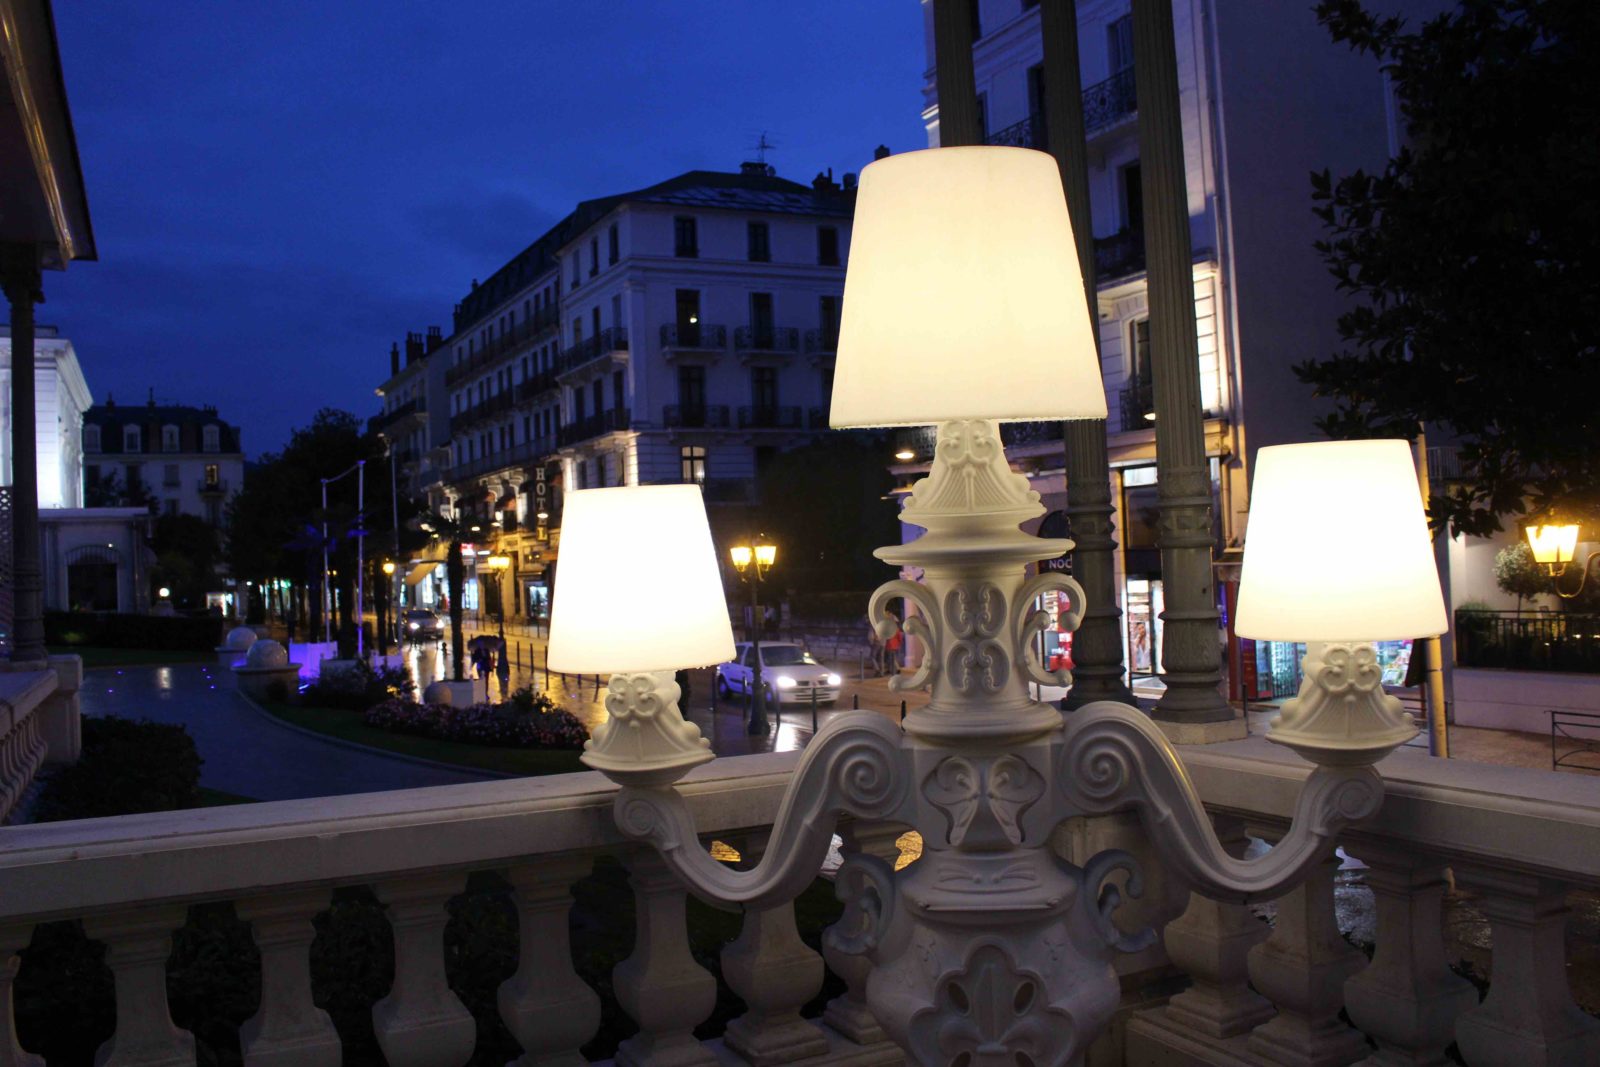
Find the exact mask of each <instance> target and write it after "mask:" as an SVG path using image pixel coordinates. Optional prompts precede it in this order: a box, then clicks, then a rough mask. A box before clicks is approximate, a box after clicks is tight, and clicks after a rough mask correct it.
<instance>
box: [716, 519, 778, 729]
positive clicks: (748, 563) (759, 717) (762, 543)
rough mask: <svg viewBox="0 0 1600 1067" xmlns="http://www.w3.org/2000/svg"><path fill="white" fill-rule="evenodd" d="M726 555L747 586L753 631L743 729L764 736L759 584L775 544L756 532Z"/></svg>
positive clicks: (771, 560) (774, 559)
mask: <svg viewBox="0 0 1600 1067" xmlns="http://www.w3.org/2000/svg"><path fill="white" fill-rule="evenodd" d="M728 557H729V558H730V559H732V560H733V568H734V570H736V571H738V572H739V580H740V581H742V582H745V583H746V584H747V585H749V586H750V628H751V630H752V631H754V634H753V636H752V637H751V643H750V648H751V655H750V670H751V681H750V722H749V724H748V725H747V726H746V728H745V732H746V733H748V734H749V735H750V736H751V737H765V736H766V733H767V729H768V724H767V694H766V689H765V688H764V687H763V685H762V682H761V631H762V630H763V629H765V627H763V626H762V624H761V593H760V587H761V583H762V581H764V580H765V579H766V576H767V571H768V569H770V568H771V567H772V565H773V564H774V563H776V562H777V561H778V546H777V545H774V544H772V543H771V542H769V541H767V539H766V538H764V537H762V536H761V535H760V534H757V535H756V536H755V538H754V539H753V543H752V544H748V545H734V546H732V547H731V548H729V549H728Z"/></svg>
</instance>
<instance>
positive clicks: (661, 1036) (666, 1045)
mask: <svg viewBox="0 0 1600 1067" xmlns="http://www.w3.org/2000/svg"><path fill="white" fill-rule="evenodd" d="M628 871H629V878H628V881H629V884H631V885H632V886H633V895H634V912H635V933H634V945H633V955H631V956H629V957H628V958H627V959H625V960H623V961H622V962H621V963H619V964H617V966H616V969H615V970H613V971H612V972H611V976H612V985H613V987H614V988H615V989H616V993H617V1003H618V1004H620V1005H622V1010H623V1011H625V1012H627V1014H628V1017H629V1018H630V1019H632V1020H633V1021H634V1022H636V1023H638V1024H639V1032H638V1033H637V1034H635V1035H634V1036H633V1037H630V1038H628V1039H627V1040H626V1041H624V1042H622V1044H621V1045H620V1046H618V1048H617V1058H616V1062H617V1064H618V1065H619V1067H690V1065H698V1064H705V1065H706V1067H712V1065H714V1064H715V1063H716V1062H717V1060H716V1057H714V1056H713V1055H712V1054H711V1052H710V1051H709V1050H708V1049H706V1047H705V1046H704V1045H702V1044H700V1042H698V1041H696V1040H695V1038H694V1028H695V1026H697V1025H698V1024H699V1023H700V1022H701V1021H702V1020H704V1019H705V1018H706V1017H707V1016H709V1015H710V1014H711V1009H712V1008H714V1007H716V1003H717V980H716V979H715V978H713V977H712V976H711V972H710V971H708V970H706V969H705V968H704V967H702V966H700V965H699V964H698V963H696V962H695V961H694V957H693V956H692V955H691V954H690V952H689V936H688V929H687V927H686V926H685V920H684V891H683V887H682V886H680V885H679V884H678V880H677V878H676V877H674V876H673V874H672V872H671V871H670V870H668V869H667V866H666V864H665V863H663V862H662V861H661V858H660V857H659V856H657V855H656V854H655V852H654V850H652V849H639V850H637V851H635V852H633V853H631V854H630V856H629V858H628Z"/></svg>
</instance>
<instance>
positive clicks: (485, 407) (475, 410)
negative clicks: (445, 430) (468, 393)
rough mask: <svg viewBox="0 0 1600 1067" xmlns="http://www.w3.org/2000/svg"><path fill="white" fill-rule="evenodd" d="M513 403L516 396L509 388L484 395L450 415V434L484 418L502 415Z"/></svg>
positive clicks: (458, 431) (452, 434)
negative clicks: (472, 403)
mask: <svg viewBox="0 0 1600 1067" xmlns="http://www.w3.org/2000/svg"><path fill="white" fill-rule="evenodd" d="M515 404H516V396H515V394H514V393H512V392H511V391H510V390H506V391H505V392H503V393H495V394H494V395H493V396H488V397H485V398H484V399H483V400H481V401H480V402H478V403H476V404H474V405H472V406H471V407H470V408H467V409H466V410H465V411H459V412H457V413H456V414H454V415H452V416H450V435H451V436H452V437H453V436H455V435H456V434H458V433H460V432H461V431H462V430H465V429H467V428H468V427H471V426H474V425H476V424H478V423H480V422H482V421H484V420H485V419H492V418H494V417H495V416H496V415H504V414H505V413H506V412H508V411H510V410H511V409H512V407H514V406H515Z"/></svg>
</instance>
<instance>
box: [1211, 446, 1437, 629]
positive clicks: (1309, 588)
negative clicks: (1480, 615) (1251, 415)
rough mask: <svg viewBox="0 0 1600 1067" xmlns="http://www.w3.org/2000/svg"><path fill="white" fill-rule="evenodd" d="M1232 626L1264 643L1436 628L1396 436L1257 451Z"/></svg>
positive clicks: (1406, 462) (1419, 520)
mask: <svg viewBox="0 0 1600 1067" xmlns="http://www.w3.org/2000/svg"><path fill="white" fill-rule="evenodd" d="M1235 629H1236V630H1237V631H1238V633H1239V634H1240V636H1242V637H1251V638H1260V639H1264V640H1271V641H1339V642H1355V641H1395V640H1399V639H1402V638H1408V637H1432V636H1434V635H1435V634H1441V633H1444V631H1445V630H1446V629H1447V621H1446V618H1445V610H1444V596H1443V594H1442V593H1441V592H1440V588H1439V570H1438V567H1437V566H1436V565H1435V563H1434V558H1433V543H1432V541H1431V539H1430V538H1429V535H1428V523H1427V519H1426V517H1425V516H1424V514H1423V510H1422V493H1421V492H1420V490H1419V489H1418V488H1417V471H1416V467H1415V466H1414V465H1413V463H1412V459H1411V446H1410V445H1409V444H1408V443H1407V442H1405V441H1319V442H1316V443H1314V444H1300V445H1278V446H1275V447H1271V448H1263V449H1261V451H1259V452H1258V453H1256V469H1255V482H1254V485H1253V486H1252V488H1251V492H1250V525H1249V529H1248V532H1247V533H1246V535H1245V544H1244V572H1243V574H1242V575H1241V576H1240V579H1239V604H1238V613H1237V619H1236V621H1235Z"/></svg>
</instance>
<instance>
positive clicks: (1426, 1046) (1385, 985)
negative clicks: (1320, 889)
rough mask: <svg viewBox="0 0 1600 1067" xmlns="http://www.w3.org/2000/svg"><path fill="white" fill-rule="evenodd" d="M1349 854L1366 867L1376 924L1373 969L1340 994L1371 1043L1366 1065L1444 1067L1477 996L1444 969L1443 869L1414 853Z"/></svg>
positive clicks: (1379, 848) (1376, 850) (1377, 850)
mask: <svg viewBox="0 0 1600 1067" xmlns="http://www.w3.org/2000/svg"><path fill="white" fill-rule="evenodd" d="M1353 847H1356V848H1357V851H1358V853H1359V855H1360V857H1361V859H1362V860H1363V861H1364V862H1365V863H1366V864H1367V873H1366V881H1367V885H1369V886H1371V887H1372V895H1373V898H1374V900H1375V902H1376V904H1377V916H1378V933H1377V939H1378V941H1377V951H1376V952H1375V953H1374V954H1373V957H1372V964H1371V966H1369V967H1367V968H1366V970H1364V971H1362V972H1361V973H1360V974H1358V975H1356V976H1355V977H1354V978H1352V979H1350V981H1349V982H1347V983H1346V984H1345V987H1344V1000H1345V1010H1346V1011H1348V1012H1349V1013H1350V1019H1351V1021H1352V1022H1354V1023H1355V1024H1356V1026H1358V1027H1360V1028H1361V1029H1362V1030H1364V1031H1366V1033H1367V1036H1368V1037H1371V1038H1372V1039H1373V1040H1374V1041H1376V1042H1377V1043H1378V1052H1377V1054H1376V1055H1374V1056H1372V1057H1371V1058H1370V1059H1368V1060H1367V1061H1366V1064H1367V1065H1368V1067H1391V1065H1392V1067H1401V1065H1414V1067H1432V1065H1434V1064H1439V1065H1443V1064H1445V1063H1448V1062H1449V1061H1448V1060H1446V1059H1445V1055H1444V1052H1445V1049H1447V1048H1448V1047H1449V1046H1450V1042H1451V1041H1452V1040H1453V1039H1454V1035H1455V1027H1456V1017H1457V1016H1459V1015H1460V1014H1461V1013H1462V1012H1463V1011H1466V1010H1467V1009H1468V1008H1471V1007H1473V1006H1475V1005H1476V1004H1477V1003H1478V993H1477V990H1475V989H1473V988H1472V983H1470V982H1468V981H1467V980H1466V979H1464V978H1461V977H1458V976H1457V975H1455V974H1452V973H1451V971H1450V967H1449V965H1448V964H1447V963H1446V961H1445V954H1444V891H1445V879H1444V868H1443V866H1442V865H1441V864H1440V863H1438V862H1437V861H1436V860H1432V859H1430V858H1429V857H1427V856H1426V855H1422V854H1419V853H1417V852H1416V851H1415V850H1410V849H1403V848H1394V847H1386V846H1383V845H1381V844H1377V843H1368V842H1365V841H1363V842H1362V843H1361V844H1360V845H1359V846H1353Z"/></svg>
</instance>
